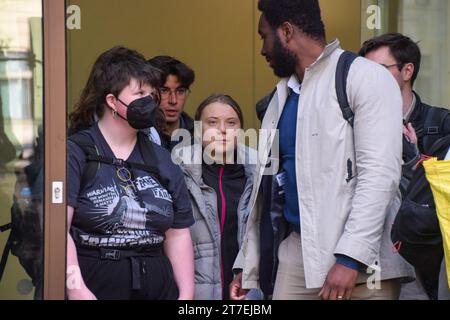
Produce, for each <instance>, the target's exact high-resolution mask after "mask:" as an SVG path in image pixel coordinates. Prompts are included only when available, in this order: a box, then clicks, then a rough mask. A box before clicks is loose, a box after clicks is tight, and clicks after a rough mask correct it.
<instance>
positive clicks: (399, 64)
mask: <svg viewBox="0 0 450 320" xmlns="http://www.w3.org/2000/svg"><path fill="white" fill-rule="evenodd" d="M381 65H382V66H383V67H385V68H386V69H389V68H392V67H397V68H399V69H400V70H402V69H403V66H404V64H403V63H396V64H391V65H389V66H387V65H385V64H381Z"/></svg>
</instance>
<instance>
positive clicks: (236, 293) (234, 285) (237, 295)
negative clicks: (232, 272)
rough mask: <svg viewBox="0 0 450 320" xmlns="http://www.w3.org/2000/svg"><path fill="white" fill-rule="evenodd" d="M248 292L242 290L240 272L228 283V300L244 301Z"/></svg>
mask: <svg viewBox="0 0 450 320" xmlns="http://www.w3.org/2000/svg"><path fill="white" fill-rule="evenodd" d="M249 291H250V290H244V289H242V272H241V273H238V274H237V275H236V277H235V278H234V280H233V281H232V282H231V283H230V299H231V300H244V299H245V296H246V295H247V293H248V292H249Z"/></svg>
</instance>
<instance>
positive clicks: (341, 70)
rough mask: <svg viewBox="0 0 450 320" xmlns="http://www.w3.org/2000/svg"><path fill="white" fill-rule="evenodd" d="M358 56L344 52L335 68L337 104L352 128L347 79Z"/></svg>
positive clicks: (353, 115) (352, 114)
mask: <svg viewBox="0 0 450 320" xmlns="http://www.w3.org/2000/svg"><path fill="white" fill-rule="evenodd" d="M357 57H358V56H357V55H356V54H354V53H353V52H349V51H345V52H344V53H343V54H342V55H341V56H340V58H339V61H338V64H337V68H336V95H337V99H338V102H339V106H340V108H341V111H342V115H343V116H344V119H345V120H346V121H347V122H348V123H349V124H350V125H351V126H352V127H353V126H354V120H355V114H354V113H353V110H352V108H350V103H349V102H348V97H347V77H348V73H349V71H350V67H351V65H352V63H353V61H355V59H356V58H357Z"/></svg>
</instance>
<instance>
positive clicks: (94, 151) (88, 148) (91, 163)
mask: <svg viewBox="0 0 450 320" xmlns="http://www.w3.org/2000/svg"><path fill="white" fill-rule="evenodd" d="M69 141H71V142H73V143H75V144H76V145H77V146H78V147H80V148H81V150H83V152H84V154H85V156H86V165H85V166H84V169H83V175H82V176H81V180H80V189H83V188H84V187H85V186H86V184H87V182H88V181H91V180H92V178H93V177H95V175H96V174H97V170H98V168H99V166H100V163H112V162H113V159H110V158H106V157H102V156H100V152H99V151H98V148H97V146H96V145H95V142H94V140H93V139H92V137H91V136H90V135H89V134H87V133H84V132H78V133H76V134H74V135H72V136H69Z"/></svg>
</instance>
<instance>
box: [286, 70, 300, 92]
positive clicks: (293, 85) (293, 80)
mask: <svg viewBox="0 0 450 320" xmlns="http://www.w3.org/2000/svg"><path fill="white" fill-rule="evenodd" d="M287 86H288V87H289V88H290V89H292V91H294V92H295V93H296V94H300V89H301V88H302V85H301V83H300V82H299V81H298V79H297V76H296V75H295V74H293V75H292V76H291V77H290V78H289V81H288V83H287Z"/></svg>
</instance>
